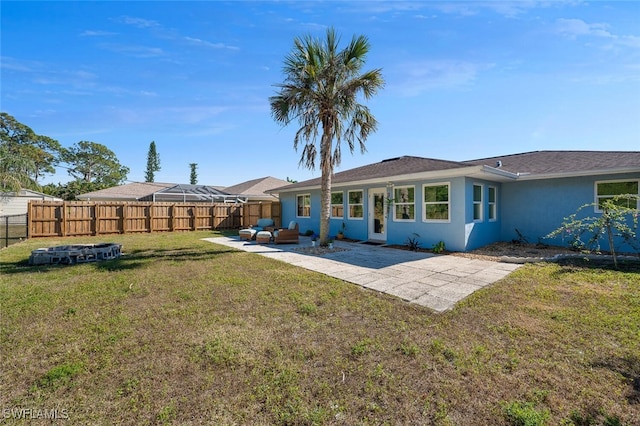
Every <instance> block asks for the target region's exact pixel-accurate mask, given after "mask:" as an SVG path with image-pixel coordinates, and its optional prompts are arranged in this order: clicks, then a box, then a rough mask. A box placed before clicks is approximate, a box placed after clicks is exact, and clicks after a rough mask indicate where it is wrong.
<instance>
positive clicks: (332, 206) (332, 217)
mask: <svg viewBox="0 0 640 426" xmlns="http://www.w3.org/2000/svg"><path fill="white" fill-rule="evenodd" d="M333 194H340V195H342V203H341V204H333ZM331 201H332V203H331V213H330V214H331V219H344V191H331ZM334 207H342V216H334V215H333V208H334Z"/></svg>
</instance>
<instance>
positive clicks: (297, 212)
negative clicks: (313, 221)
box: [296, 194, 311, 217]
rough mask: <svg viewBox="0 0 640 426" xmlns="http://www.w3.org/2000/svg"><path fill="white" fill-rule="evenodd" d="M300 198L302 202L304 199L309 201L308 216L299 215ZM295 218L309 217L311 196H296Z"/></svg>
mask: <svg viewBox="0 0 640 426" xmlns="http://www.w3.org/2000/svg"><path fill="white" fill-rule="evenodd" d="M300 197H303V202H304V200H305V197H306V198H307V199H308V200H309V206H308V209H309V214H308V215H300V204H299V201H300ZM304 207H305V205H303V209H304ZM296 217H311V194H296Z"/></svg>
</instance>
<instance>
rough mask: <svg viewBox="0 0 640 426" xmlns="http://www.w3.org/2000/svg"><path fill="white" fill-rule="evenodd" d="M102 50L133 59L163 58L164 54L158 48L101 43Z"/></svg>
mask: <svg viewBox="0 0 640 426" xmlns="http://www.w3.org/2000/svg"><path fill="white" fill-rule="evenodd" d="M100 47H102V48H103V49H106V50H110V51H112V52H115V53H121V54H123V55H127V56H133V57H135V58H153V57H158V56H163V55H164V52H163V50H162V49H161V48H159V47H148V46H139V45H132V44H114V43H103V44H101V45H100Z"/></svg>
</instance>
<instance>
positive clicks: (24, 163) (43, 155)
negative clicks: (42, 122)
mask: <svg viewBox="0 0 640 426" xmlns="http://www.w3.org/2000/svg"><path fill="white" fill-rule="evenodd" d="M0 146H1V147H2V148H3V156H4V161H3V163H2V166H1V168H2V172H3V173H10V174H14V176H13V177H14V178H17V181H20V182H21V185H22V186H24V187H28V188H31V189H38V188H39V185H38V180H39V179H40V178H41V177H42V176H43V175H44V174H47V173H55V166H56V165H57V164H58V162H59V160H60V154H61V150H62V148H61V146H60V143H59V142H58V141H56V140H55V139H52V138H50V137H48V136H42V135H38V134H36V133H35V132H34V131H33V130H31V128H29V127H28V126H26V125H24V124H22V123H20V122H19V121H18V120H16V119H15V118H14V117H12V116H11V115H9V114H7V113H4V112H3V113H0ZM11 180H14V181H15V180H16V179H11ZM3 181H6V179H3Z"/></svg>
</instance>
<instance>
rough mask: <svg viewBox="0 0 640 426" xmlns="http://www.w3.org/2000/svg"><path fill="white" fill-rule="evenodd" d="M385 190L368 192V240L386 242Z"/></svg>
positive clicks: (379, 189) (378, 189)
mask: <svg viewBox="0 0 640 426" xmlns="http://www.w3.org/2000/svg"><path fill="white" fill-rule="evenodd" d="M385 195H386V192H385V188H376V189H370V190H369V216H368V220H369V239H370V240H377V241H387V216H386V214H385V208H386V202H385V199H384V198H385Z"/></svg>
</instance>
